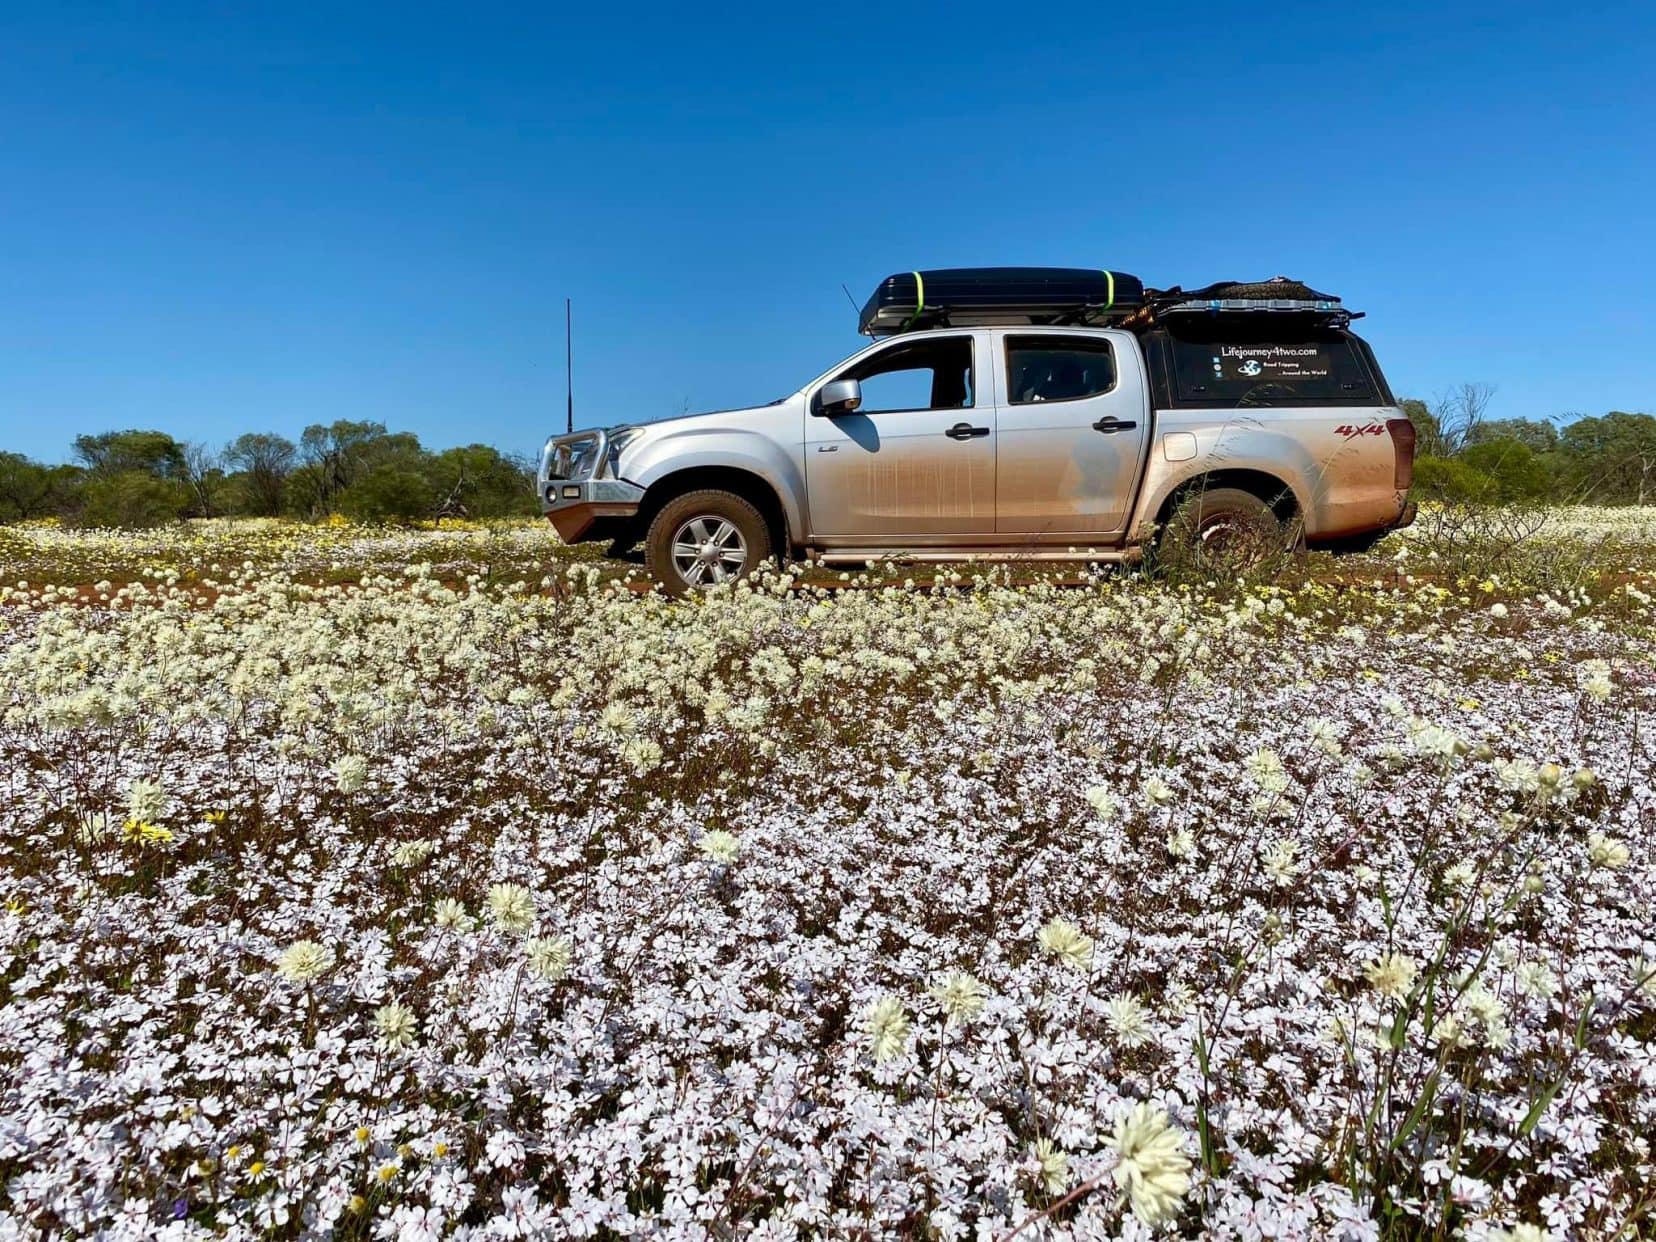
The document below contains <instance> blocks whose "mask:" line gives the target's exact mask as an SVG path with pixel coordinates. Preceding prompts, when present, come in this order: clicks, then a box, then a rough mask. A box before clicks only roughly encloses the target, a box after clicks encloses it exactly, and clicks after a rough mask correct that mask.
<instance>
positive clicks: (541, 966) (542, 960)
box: [523, 936, 575, 982]
mask: <svg viewBox="0 0 1656 1242" xmlns="http://www.w3.org/2000/svg"><path fill="white" fill-rule="evenodd" d="M574 955H575V946H574V945H573V944H572V943H571V941H570V939H569V937H568V936H538V937H536V938H535V939H533V940H530V941H528V942H526V943H525V944H524V946H523V956H524V960H525V961H527V962H528V964H529V970H530V972H531V973H532V974H535V975H537V976H539V977H540V978H542V979H549V980H551V981H553V982H556V981H557V980H559V979H562V978H563V977H564V975H565V974H566V973H567V972H568V970H569V963H570V962H571V961H572V960H573V959H574Z"/></svg>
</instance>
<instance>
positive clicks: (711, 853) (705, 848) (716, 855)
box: [696, 828, 742, 866]
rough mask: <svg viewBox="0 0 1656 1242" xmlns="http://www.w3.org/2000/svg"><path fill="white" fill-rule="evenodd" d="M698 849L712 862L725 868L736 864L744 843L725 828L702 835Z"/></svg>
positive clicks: (711, 830)
mask: <svg viewBox="0 0 1656 1242" xmlns="http://www.w3.org/2000/svg"><path fill="white" fill-rule="evenodd" d="M696 847H697V848H698V849H700V850H701V852H702V853H703V854H705V855H707V857H708V858H710V859H711V860H712V861H714V862H716V863H721V864H723V865H724V866H729V865H730V864H731V863H733V862H735V861H736V856H737V855H738V854H740V853H741V852H742V843H741V842H740V841H738V840H737V839H736V838H735V837H734V836H732V835H731V834H730V833H728V832H726V831H725V830H724V829H723V828H713V829H710V830H708V831H707V832H704V833H702V836H701V840H700V841H698V842H696Z"/></svg>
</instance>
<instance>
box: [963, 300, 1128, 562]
mask: <svg viewBox="0 0 1656 1242" xmlns="http://www.w3.org/2000/svg"><path fill="white" fill-rule="evenodd" d="M996 344H997V346H998V347H999V348H1000V349H1002V350H1003V351H1004V352H1003V353H1002V354H1001V357H1002V359H1003V360H1004V365H1003V367H1002V371H1001V373H1002V374H1003V375H1004V376H1005V377H1006V391H1005V394H1004V396H1003V398H1002V399H1001V401H1000V402H999V405H1000V409H999V411H998V413H999V422H998V432H997V439H998V440H999V441H1000V452H999V455H998V461H997V465H996V481H995V530H996V532H997V533H1000V534H1008V535H1044V536H1055V537H1059V538H1061V537H1063V536H1075V537H1076V538H1077V539H1078V540H1079V539H1082V538H1097V537H1099V536H1105V535H1113V534H1116V533H1118V532H1120V531H1122V529H1123V528H1124V527H1125V526H1126V524H1127V508H1128V506H1129V505H1130V504H1131V503H1132V497H1133V485H1134V483H1135V482H1136V481H1137V478H1138V472H1139V467H1140V461H1141V458H1142V457H1143V453H1144V442H1145V436H1146V435H1147V434H1148V433H1149V430H1150V428H1149V419H1150V409H1149V403H1148V399H1147V396H1146V389H1145V382H1144V379H1145V377H1144V370H1143V364H1142V363H1141V361H1140V354H1139V351H1138V348H1137V347H1136V345H1134V343H1133V341H1132V338H1131V337H1128V336H1125V335H1124V334H1122V335H1120V336H1119V337H1118V338H1117V339H1116V340H1112V339H1111V338H1110V337H1109V336H1106V335H1103V334H1098V335H1091V334H1081V333H1062V332H1052V333H1042V332H1041V331H1040V330H1039V329H1030V330H1029V331H1028V332H1007V333H1005V334H1003V335H1001V336H1000V337H999V339H998V341H997V342H996Z"/></svg>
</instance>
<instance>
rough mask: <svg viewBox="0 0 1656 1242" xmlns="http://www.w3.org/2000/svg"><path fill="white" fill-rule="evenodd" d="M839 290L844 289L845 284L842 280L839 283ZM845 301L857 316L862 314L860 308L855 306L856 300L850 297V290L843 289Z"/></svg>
mask: <svg viewBox="0 0 1656 1242" xmlns="http://www.w3.org/2000/svg"><path fill="white" fill-rule="evenodd" d="M840 288H841V289H845V282H844V281H843V280H842V281H840ZM845 300H846V301H847V302H849V303H851V309H852V310H853V311H855V312H856V313H857V314H859V315H860V314H862V307H860V306H858V305H857V299H856V298H854V297H852V296H851V290H849V289H845Z"/></svg>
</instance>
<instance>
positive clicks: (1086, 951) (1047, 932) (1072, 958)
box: [1037, 919, 1093, 970]
mask: <svg viewBox="0 0 1656 1242" xmlns="http://www.w3.org/2000/svg"><path fill="white" fill-rule="evenodd" d="M1037 939H1038V940H1039V941H1040V942H1041V947H1042V948H1043V949H1045V950H1046V951H1047V952H1048V953H1050V954H1052V955H1053V956H1054V957H1056V958H1057V959H1058V960H1059V961H1061V962H1063V963H1064V964H1065V965H1066V966H1071V967H1073V968H1074V969H1076V970H1086V969H1087V968H1089V967H1090V966H1091V965H1092V956H1093V942H1092V937H1091V936H1087V935H1083V934H1082V931H1081V929H1080V928H1079V927H1077V926H1076V925H1075V924H1074V923H1071V922H1070V921H1069V920H1068V919H1053V920H1052V922H1050V923H1048V924H1047V925H1046V926H1045V927H1043V928H1041V931H1040V935H1039V936H1038V937H1037Z"/></svg>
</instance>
